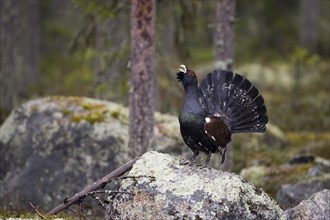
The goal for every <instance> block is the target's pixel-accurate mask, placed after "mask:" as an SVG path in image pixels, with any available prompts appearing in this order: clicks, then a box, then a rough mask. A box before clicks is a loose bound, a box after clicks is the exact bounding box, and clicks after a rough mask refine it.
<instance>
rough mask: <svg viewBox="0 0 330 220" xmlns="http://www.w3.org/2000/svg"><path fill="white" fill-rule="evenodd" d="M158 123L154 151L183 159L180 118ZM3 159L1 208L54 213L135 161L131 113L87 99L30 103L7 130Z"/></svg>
mask: <svg viewBox="0 0 330 220" xmlns="http://www.w3.org/2000/svg"><path fill="white" fill-rule="evenodd" d="M155 121H156V124H155V139H154V144H153V147H154V149H157V150H159V151H164V152H166V150H167V149H169V150H170V149H180V150H178V151H177V153H178V154H180V153H182V152H181V149H186V147H184V145H183V142H182V140H181V137H180V132H179V127H178V126H179V124H178V121H177V118H176V117H174V116H170V115H161V114H159V113H156V114H155ZM156 146H157V147H156ZM0 153H1V164H0V205H1V206H2V207H6V208H8V204H11V206H14V207H15V209H18V210H21V209H24V207H25V208H29V209H30V208H31V207H30V206H29V205H28V201H31V202H33V203H34V204H35V205H41V208H40V209H41V210H49V209H50V208H53V207H54V206H55V205H57V204H59V203H60V202H62V201H63V200H64V198H66V197H70V196H72V195H73V194H74V193H76V192H79V191H81V189H83V188H84V187H85V186H87V185H89V184H91V183H93V182H94V181H95V180H97V179H99V178H100V177H103V176H104V175H105V174H107V173H109V172H110V171H112V170H114V169H115V168H116V167H118V166H120V165H122V164H123V163H125V162H127V161H128V160H130V150H129V149H128V109H127V108H125V107H123V106H121V105H118V104H115V103H111V102H105V101H100V100H95V99H90V98H83V97H47V98H42V99H37V100H33V101H29V102H27V103H25V104H23V105H22V106H20V107H18V108H16V109H15V110H13V111H12V113H11V114H10V116H9V117H8V118H7V120H6V121H5V122H4V123H3V124H2V126H1V128H0Z"/></svg>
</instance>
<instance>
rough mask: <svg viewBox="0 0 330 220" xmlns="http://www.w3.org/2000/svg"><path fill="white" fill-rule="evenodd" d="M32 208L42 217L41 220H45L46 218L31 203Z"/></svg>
mask: <svg viewBox="0 0 330 220" xmlns="http://www.w3.org/2000/svg"><path fill="white" fill-rule="evenodd" d="M29 204H30V206H31V207H32V208H33V209H34V211H35V212H36V213H37V214H38V215H39V216H40V218H42V219H45V216H43V215H42V214H41V212H39V210H38V209H37V208H36V207H35V206H34V205H33V204H32V202H29Z"/></svg>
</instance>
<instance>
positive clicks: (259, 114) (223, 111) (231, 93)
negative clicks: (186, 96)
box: [198, 71, 268, 133]
mask: <svg viewBox="0 0 330 220" xmlns="http://www.w3.org/2000/svg"><path fill="white" fill-rule="evenodd" d="M198 95H199V102H200V103H201V105H202V107H203V108H204V109H205V110H206V111H207V112H208V113H209V114H212V115H217V116H218V117H220V118H221V119H222V120H223V121H224V123H225V124H227V126H228V127H229V128H230V130H231V132H232V133H239V132H264V131H265V130H266V124H267V122H268V116H267V110H266V107H265V105H264V99H263V97H262V96H261V95H260V94H259V91H258V89H257V88H256V87H254V86H253V85H252V84H251V82H250V81H249V80H247V79H246V78H244V77H242V76H241V75H239V74H237V73H236V74H233V73H232V72H230V71H213V72H212V73H209V74H208V75H207V77H206V78H205V79H204V80H203V81H202V82H201V84H200V86H199V88H198Z"/></svg>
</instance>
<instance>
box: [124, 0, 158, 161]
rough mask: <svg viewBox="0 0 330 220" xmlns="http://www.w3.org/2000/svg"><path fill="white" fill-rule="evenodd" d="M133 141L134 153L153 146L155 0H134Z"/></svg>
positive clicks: (132, 30)
mask: <svg viewBox="0 0 330 220" xmlns="http://www.w3.org/2000/svg"><path fill="white" fill-rule="evenodd" d="M131 3H132V5H131V7H132V8H131V48H132V60H131V65H132V66H131V77H130V83H131V84H130V94H129V109H130V131H129V134H130V141H129V147H130V149H131V150H132V156H133V157H135V156H138V155H141V154H143V153H144V152H146V151H147V149H148V148H149V147H150V146H151V142H152V137H153V125H154V120H153V114H154V103H155V97H154V92H155V83H156V82H155V81H156V80H155V77H156V76H155V10H156V3H155V1H154V0H131Z"/></svg>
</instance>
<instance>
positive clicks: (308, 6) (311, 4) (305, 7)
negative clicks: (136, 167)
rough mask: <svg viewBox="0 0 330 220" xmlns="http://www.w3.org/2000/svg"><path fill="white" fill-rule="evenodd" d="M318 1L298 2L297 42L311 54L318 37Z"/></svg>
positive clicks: (306, 0)
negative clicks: (298, 23) (298, 27)
mask: <svg viewBox="0 0 330 220" xmlns="http://www.w3.org/2000/svg"><path fill="white" fill-rule="evenodd" d="M320 9H321V1H320V0H301V1H300V33H299V35H300V36H299V38H300V39H299V40H300V43H301V45H302V46H303V47H305V48H306V49H308V50H309V52H311V53H313V52H315V49H316V43H317V40H318V37H319V27H320V26H319V24H320Z"/></svg>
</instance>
